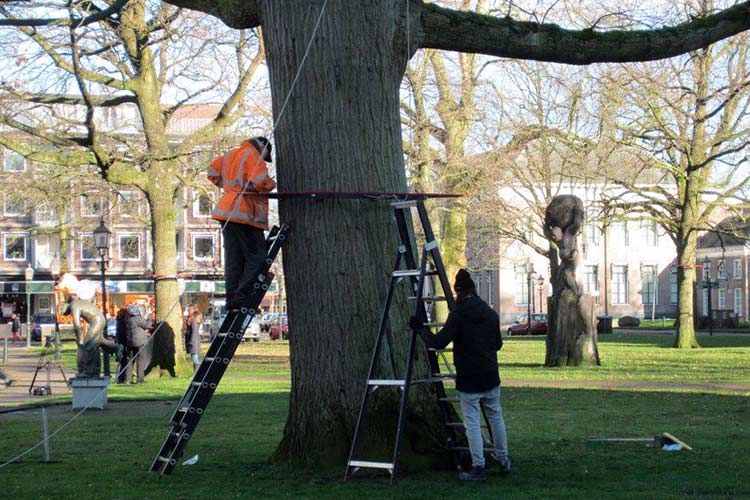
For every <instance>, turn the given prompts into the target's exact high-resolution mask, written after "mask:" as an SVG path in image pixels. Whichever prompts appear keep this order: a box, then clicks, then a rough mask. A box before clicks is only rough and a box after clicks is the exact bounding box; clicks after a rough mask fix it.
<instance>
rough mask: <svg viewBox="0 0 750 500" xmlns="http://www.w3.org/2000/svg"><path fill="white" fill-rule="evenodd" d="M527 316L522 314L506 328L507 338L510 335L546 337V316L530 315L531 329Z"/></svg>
mask: <svg viewBox="0 0 750 500" xmlns="http://www.w3.org/2000/svg"><path fill="white" fill-rule="evenodd" d="M526 318H527V316H526V315H525V314H522V315H521V316H519V317H518V319H516V321H515V322H514V323H513V324H512V325H510V326H509V327H508V332H507V333H508V336H509V337H510V336H511V335H547V315H546V314H542V313H538V314H532V315H531V329H529V322H528V320H527V319H526Z"/></svg>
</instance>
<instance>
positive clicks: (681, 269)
mask: <svg viewBox="0 0 750 500" xmlns="http://www.w3.org/2000/svg"><path fill="white" fill-rule="evenodd" d="M690 6H691V8H692V9H693V15H694V16H695V17H697V18H704V17H705V16H706V15H708V13H709V12H712V11H713V10H714V7H713V2H707V1H700V2H693V3H691V4H690ZM747 45H748V38H747V34H742V35H739V36H737V37H734V38H732V39H730V40H728V41H725V42H722V43H718V44H716V45H712V46H710V47H707V48H704V49H701V50H698V51H696V52H694V53H692V54H690V55H689V56H686V57H681V58H676V59H673V60H669V61H666V63H661V64H659V65H656V64H644V65H633V66H628V67H626V68H623V69H622V70H621V71H619V72H618V73H617V75H616V76H615V77H614V78H613V79H611V81H610V84H611V85H612V86H616V87H620V88H622V87H624V88H626V89H627V92H626V93H624V94H623V96H624V101H623V103H622V106H621V108H620V115H619V117H618V123H619V125H620V127H619V129H620V135H619V142H621V143H622V144H623V145H625V146H626V147H627V148H628V152H629V153H630V155H631V156H632V158H633V161H632V164H638V165H639V168H638V169H636V170H634V171H632V172H631V173H632V174H633V175H632V176H630V177H629V178H624V177H622V176H620V177H619V178H617V179H616V183H617V184H618V185H619V186H620V187H621V188H622V189H621V190H618V192H614V193H611V197H610V199H608V200H605V202H606V207H607V209H608V210H609V212H610V213H612V214H613V215H614V216H619V217H621V218H622V217H625V218H632V217H637V218H641V219H645V220H650V221H653V222H655V223H656V224H658V225H659V226H660V227H661V228H662V229H663V230H664V231H665V233H666V234H667V235H669V236H670V238H671V239H672V241H673V242H674V244H675V246H676V248H677V284H678V296H679V298H678V323H679V327H678V330H677V335H676V337H675V341H674V346H675V347H679V348H691V347H698V341H697V339H696V337H695V331H694V326H693V325H694V323H693V314H694V311H693V293H694V290H693V288H694V287H693V284H694V282H695V249H696V241H697V238H698V234H699V232H701V231H705V230H709V229H712V227H713V225H712V221H713V220H714V219H715V217H713V215H714V212H715V211H716V209H717V208H719V207H727V206H728V204H729V205H734V207H740V208H741V207H742V205H741V204H737V203H736V202H737V201H741V198H742V192H743V190H745V189H747V187H748V186H749V185H750V175H749V174H748V173H747V160H748V155H747V146H748V144H750V127H748V107H750V67H749V66H748V64H749V63H750V59H748V47H747ZM628 195H631V196H628ZM632 195H636V196H635V197H634V196H632ZM636 199H637V200H638V201H634V200H636ZM644 200H645V201H644Z"/></svg>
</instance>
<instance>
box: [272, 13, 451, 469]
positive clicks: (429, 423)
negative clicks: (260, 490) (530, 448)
mask: <svg viewBox="0 0 750 500" xmlns="http://www.w3.org/2000/svg"><path fill="white" fill-rule="evenodd" d="M260 4H261V11H262V12H263V25H264V30H263V33H264V40H265V45H266V47H267V53H268V66H269V72H270V75H271V82H272V86H271V88H272V95H273V109H274V119H275V121H276V124H277V128H276V131H275V134H274V137H275V140H276V151H277V155H276V159H277V161H278V179H277V180H278V186H279V190H280V191H288V190H303V191H305V190H308V191H309V190H312V191H314V190H324V191H365V190H367V191H381V190H382V191H404V190H405V189H406V178H405V175H404V168H403V153H402V147H401V125H400V122H399V92H398V89H399V85H400V82H401V78H402V74H403V70H404V67H405V64H406V61H407V60H408V58H409V56H410V54H407V52H406V40H405V36H404V33H405V29H404V27H403V23H404V22H405V12H404V11H403V10H402V9H401V8H402V7H404V6H405V4H404V3H403V2H399V1H396V0H391V1H388V2H385V3H384V2H358V5H357V7H356V8H353V7H352V6H351V5H349V4H345V3H342V2H331V3H329V5H328V7H327V10H326V13H325V16H324V18H323V21H322V25H321V28H320V31H319V32H318V34H317V35H316V38H315V40H314V42H313V44H312V47H311V49H310V52H309V56H308V59H307V61H306V63H305V65H304V67H303V69H302V72H301V73H300V76H299V80H298V82H297V85H296V86H295V87H294V88H293V89H292V88H291V83H292V81H293V80H294V76H295V74H296V72H297V69H298V67H299V66H300V63H301V60H302V57H303V54H304V51H305V48H306V46H307V44H308V41H309V40H310V37H311V35H312V29H313V26H314V24H315V20H316V19H317V16H318V12H319V11H320V7H321V5H322V2H321V1H310V2H306V3H305V4H304V5H305V7H304V8H300V4H299V2H295V1H292V0H273V1H270V0H267V1H264V2H260ZM412 15H413V14H412ZM383 26H389V27H392V29H389V30H383V29H382V28H383ZM332 54H336V61H338V62H334V63H333V64H332V63H331V55H332ZM363 89H367V91H366V92H365V91H363ZM290 93H291V94H290ZM289 94H290V99H289V101H288V104H287V108H286V109H285V111H284V114H283V115H281V114H280V111H281V108H282V105H283V104H284V102H285V100H286V98H287V95H289ZM279 205H280V206H279V211H280V219H281V220H282V221H284V222H285V223H288V224H290V226H291V232H290V236H289V238H288V240H287V243H285V246H284V249H283V252H284V275H285V279H286V286H287V290H288V306H289V318H290V320H289V322H290V332H291V336H290V358H291V365H292V387H291V397H290V407H289V417H288V420H287V424H286V427H285V431H284V437H283V440H282V442H281V444H280V446H279V449H278V451H277V457H278V458H284V459H291V460H300V461H315V462H318V463H319V462H320V461H325V462H330V463H336V464H341V463H342V459H345V457H346V454H347V453H348V450H349V446H350V444H351V438H352V434H353V429H354V424H355V422H356V418H357V414H358V411H359V403H360V400H361V397H362V394H363V390H364V387H365V385H364V384H365V381H366V376H367V370H368V365H369V359H370V354H371V352H372V348H373V345H374V341H375V338H376V334H377V327H378V321H379V317H380V315H381V312H382V306H383V302H384V298H385V292H386V287H387V283H388V280H389V278H388V276H389V272H390V270H391V266H392V265H393V262H394V259H395V256H396V251H397V247H398V243H397V237H396V236H397V232H396V226H395V222H394V219H393V217H392V209H391V207H390V206H389V204H388V203H387V202H383V201H350V200H343V201H336V200H326V201H315V202H310V201H306V200H283V201H282V202H281V203H280V204H279ZM397 299H401V300H397V302H396V305H395V307H394V309H395V311H394V312H393V313H392V315H391V317H392V318H393V319H394V321H393V322H392V323H391V324H392V327H393V328H392V335H391V339H392V340H393V344H392V345H391V346H390V349H389V348H388V347H387V346H386V348H385V349H383V354H382V359H383V360H392V362H389V363H385V362H383V363H381V364H380V368H381V369H380V372H379V375H378V376H379V378H401V377H403V374H404V368H405V362H406V346H407V340H408V336H409V335H410V330H409V328H408V326H407V322H406V318H407V317H408V315H409V311H408V308H407V305H406V300H405V296H404V294H400V295H399V296H398V297H397ZM418 342H419V341H418ZM417 352H418V355H417V360H416V365H415V372H414V373H415V376H416V377H420V376H422V375H425V374H426V373H427V365H426V360H425V356H424V349H423V344H421V342H420V343H419V344H418V345H417ZM422 387H423V386H414V387H412V393H413V395H414V398H412V404H411V405H410V413H411V414H412V416H411V417H410V423H413V424H414V423H418V425H416V426H412V428H411V430H407V435H408V434H409V433H410V432H413V431H414V429H415V428H421V429H422V433H424V435H432V436H440V435H442V434H443V432H444V431H443V430H442V426H441V425H440V424H439V422H438V421H437V415H438V412H437V411H436V409H437V407H436V406H435V399H434V398H432V399H431V398H427V397H425V395H424V391H425V390H426V389H425V388H422ZM388 391H389V389H381V390H379V391H378V392H377V393H376V396H377V397H376V398H374V404H373V407H372V413H371V417H372V418H370V421H371V422H383V421H385V420H384V418H386V417H388V416H393V415H395V414H396V413H397V411H398V410H397V401H398V398H397V397H395V393H390V394H389V393H388ZM412 419H413V420H412ZM389 421H391V420H389ZM394 431H395V425H393V426H388V425H381V426H380V427H379V428H377V429H374V430H373V432H374V435H375V436H377V437H378V439H377V441H379V442H380V445H379V446H380V447H385V446H386V445H385V444H384V443H392V436H393V432H394ZM412 435H413V434H412ZM404 444H405V445H407V448H408V447H409V444H413V445H414V447H418V446H419V443H418V442H412V443H410V442H409V441H408V438H407V440H405V442H404ZM425 444H426V441H423V442H422V446H424V445H425Z"/></svg>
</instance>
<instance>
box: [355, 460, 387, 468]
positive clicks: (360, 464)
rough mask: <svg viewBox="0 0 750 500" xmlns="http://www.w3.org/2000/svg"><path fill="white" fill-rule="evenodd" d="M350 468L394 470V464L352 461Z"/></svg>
mask: <svg viewBox="0 0 750 500" xmlns="http://www.w3.org/2000/svg"><path fill="white" fill-rule="evenodd" d="M349 467H368V468H370V469H388V470H393V464H392V463H390V462H370V461H368V460H351V461H349Z"/></svg>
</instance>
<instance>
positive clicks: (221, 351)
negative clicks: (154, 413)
mask: <svg viewBox="0 0 750 500" xmlns="http://www.w3.org/2000/svg"><path fill="white" fill-rule="evenodd" d="M287 231H288V227H287V226H286V225H284V224H282V225H281V227H276V226H274V227H273V228H272V229H271V232H270V233H269V234H268V238H267V239H266V247H267V248H268V251H267V254H266V260H265V261H264V262H263V265H262V266H261V267H260V269H259V270H258V273H257V276H256V278H255V282H254V283H253V293H252V296H251V298H250V301H249V303H248V304H247V307H243V308H242V309H240V310H232V311H229V312H228V313H227V315H226V316H225V317H224V321H223V322H222V323H221V326H220V327H219V332H218V333H217V334H216V336H215V337H214V339H213V341H212V342H211V346H210V347H209V348H208V352H206V355H205V357H204V358H203V361H201V364H200V365H199V366H198V369H197V370H196V372H195V374H194V375H193V379H192V380H191V381H190V385H189V386H188V388H187V390H186V391H185V395H184V396H183V397H182V399H181V400H180V402H179V403H178V405H177V408H176V409H175V412H174V414H173V415H172V419H171V421H170V426H171V428H170V430H169V432H168V433H167V437H166V438H165V439H164V443H163V444H162V446H161V449H160V450H159V453H158V454H157V455H156V458H155V459H154V462H153V464H151V469H150V470H151V471H152V472H158V473H160V474H162V475H167V474H170V473H171V472H172V470H173V469H174V467H175V465H177V461H178V460H179V459H180V457H181V456H182V454H183V452H184V450H185V446H186V445H187V442H188V441H189V440H190V437H191V436H192V435H193V433H194V432H195V428H196V427H197V426H198V422H199V421H200V419H201V416H202V415H203V412H204V411H205V410H206V407H207V406H208V403H209V401H210V400H211V396H213V394H214V391H215V390H216V387H217V386H218V385H219V382H220V381H221V377H222V376H223V375H224V371H225V370H226V369H227V366H228V365H229V362H230V361H231V360H232V356H234V352H235V351H236V350H237V346H238V345H239V344H240V342H241V341H242V335H243V333H244V331H245V328H247V326H248V325H249V324H250V321H252V319H253V316H255V314H256V313H257V312H258V310H259V307H260V303H261V302H262V300H263V297H264V296H265V294H266V291H268V287H269V285H270V284H271V282H272V281H273V278H274V275H273V273H271V272H269V269H270V267H271V264H273V261H274V260H275V259H276V255H277V254H278V253H279V250H280V249H281V246H282V244H283V242H284V240H285V239H286V235H287Z"/></svg>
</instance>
